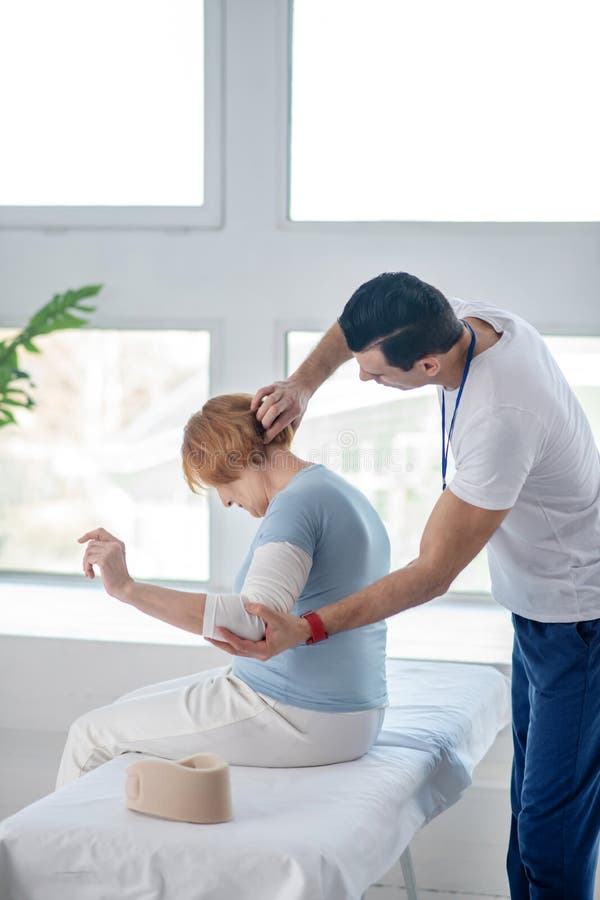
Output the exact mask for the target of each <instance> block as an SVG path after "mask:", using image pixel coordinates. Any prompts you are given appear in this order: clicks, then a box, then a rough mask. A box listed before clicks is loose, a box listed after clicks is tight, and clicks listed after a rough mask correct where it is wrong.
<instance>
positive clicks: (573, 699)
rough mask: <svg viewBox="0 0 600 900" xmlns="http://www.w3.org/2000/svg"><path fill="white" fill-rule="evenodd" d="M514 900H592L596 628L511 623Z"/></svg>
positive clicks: (598, 778)
mask: <svg viewBox="0 0 600 900" xmlns="http://www.w3.org/2000/svg"><path fill="white" fill-rule="evenodd" d="M513 625H514V629H515V638H514V648H513V667H512V704H513V743H514V760H513V770H512V782H511V806H512V821H511V833H510V843H509V849H508V858H507V870H508V880H509V883H510V895H511V898H512V900H592V898H593V894H594V877H595V871H596V863H597V857H598V837H599V834H600V619H594V620H593V621H586V622H572V623H562V622H559V623H556V622H552V623H542V622H533V621H531V620H530V619H524V618H522V617H521V616H517V615H513Z"/></svg>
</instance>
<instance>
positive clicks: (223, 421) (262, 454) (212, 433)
mask: <svg viewBox="0 0 600 900" xmlns="http://www.w3.org/2000/svg"><path fill="white" fill-rule="evenodd" d="M251 401H252V395H251V394H221V395H220V396H218V397H212V398H211V399H210V400H207V402H206V403H205V404H204V406H203V407H202V409H201V410H200V411H199V412H197V413H194V415H193V416H191V418H190V419H189V421H188V423H187V425H186V426H185V430H184V432H183V445H182V447H181V458H182V464H183V474H184V476H185V480H186V481H187V483H188V485H189V486H190V488H191V489H192V491H194V492H196V493H197V492H198V490H199V489H200V490H201V489H203V488H206V487H208V486H214V485H217V484H230V483H231V482H232V481H236V479H238V478H239V477H240V475H241V473H242V470H243V469H245V468H247V467H249V466H252V467H254V468H264V467H265V465H266V460H267V454H266V448H265V444H264V443H263V437H262V436H263V434H264V428H263V427H262V425H261V424H260V422H259V421H258V419H257V418H256V416H255V414H254V413H253V412H251V411H250V403H251ZM293 436H294V432H293V430H292V427H291V426H290V425H288V426H286V428H284V429H283V431H280V432H279V434H278V435H276V437H274V438H273V440H272V441H271V445H272V446H278V447H281V448H282V449H286V450H287V449H288V448H289V447H290V445H291V443H292V438H293Z"/></svg>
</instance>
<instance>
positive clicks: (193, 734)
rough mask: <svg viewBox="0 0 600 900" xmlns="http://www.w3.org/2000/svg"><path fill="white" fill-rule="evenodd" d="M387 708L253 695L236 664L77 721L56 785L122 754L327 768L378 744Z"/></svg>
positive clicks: (135, 694)
mask: <svg viewBox="0 0 600 900" xmlns="http://www.w3.org/2000/svg"><path fill="white" fill-rule="evenodd" d="M383 715H384V710H383V709H382V708H379V709H369V710H365V711H361V712H347V713H337V712H316V711H314V710H311V709H300V708H299V707H297V706H286V705H285V704H283V703H279V702H278V701H276V700H273V699H272V698H271V697H267V696H265V695H264V694H258V693H257V692H256V691H254V690H252V688H251V687H249V686H248V685H247V684H246V683H245V682H243V681H241V680H240V679H239V678H236V676H235V675H233V674H232V672H231V666H225V667H224V668H218V669H208V670H207V671H204V672H198V673H195V674H193V675H186V676H184V677H183V678H174V679H173V680H171V681H163V682H161V683H160V684H152V685H149V686H147V687H143V688H139V689H138V690H136V691H132V692H131V693H129V694H125V695H124V696H123V697H119V699H118V700H115V702H114V703H111V704H109V705H108V706H101V707H100V708H98V709H94V710H92V711H91V712H89V713H85V714H84V715H83V716H81V717H80V718H79V719H77V720H76V721H75V722H74V723H73V725H72V726H71V728H70V730H69V735H68V738H67V743H66V746H65V749H64V752H63V755H62V760H61V763H60V768H59V772H58V778H57V782H56V786H57V788H58V787H62V785H64V784H68V783H69V782H70V781H74V780H75V779H76V778H79V776H80V775H82V774H84V773H85V772H88V771H90V770H91V769H94V768H96V766H99V765H101V763H103V762H106V761H108V760H109V759H112V758H113V757H115V756H118V755H119V754H120V753H127V752H130V751H137V752H139V753H149V754H152V755H154V756H159V757H163V758H165V759H181V758H183V757H185V756H191V755H192V754H194V753H204V752H209V751H210V752H212V753H218V754H219V755H220V756H222V757H224V759H226V760H227V762H228V763H230V764H231V765H237V766H278V767H287V766H322V765H327V764H329V763H336V762H345V761H347V760H350V759H357V758H358V757H360V756H362V755H363V754H364V753H366V752H367V750H368V749H369V747H371V745H372V744H373V743H374V741H375V739H376V737H377V735H378V733H379V730H380V728H381V724H382V722H383Z"/></svg>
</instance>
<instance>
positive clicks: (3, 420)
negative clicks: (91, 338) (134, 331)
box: [0, 284, 102, 428]
mask: <svg viewBox="0 0 600 900" xmlns="http://www.w3.org/2000/svg"><path fill="white" fill-rule="evenodd" d="M101 289H102V285H101V284H89V285H86V286H85V287H82V288H79V290H77V291H66V292H65V293H64V294H55V295H54V297H53V298H52V300H50V302H49V303H47V304H46V305H45V306H43V307H42V308H41V309H40V310H39V311H38V312H36V313H35V315H34V316H32V318H31V319H30V320H29V322H28V323H27V325H26V326H25V328H24V329H23V330H22V331H21V332H19V334H17V335H16V336H15V337H14V338H11V339H8V340H5V341H0V428H2V427H3V426H5V425H12V424H15V423H16V421H17V420H16V417H15V414H14V410H15V407H21V408H23V409H31V408H32V407H34V406H35V400H34V399H33V397H32V395H31V393H30V391H31V388H33V387H35V385H34V384H33V382H32V380H31V376H30V375H29V373H28V372H26V371H24V370H23V369H22V368H21V367H20V365H19V350H21V349H23V350H27V351H28V352H29V353H40V349H39V347H37V346H36V345H35V344H34V343H33V340H34V338H36V337H39V336H40V335H42V334H50V333H51V332H53V331H63V330H65V329H67V328H83V327H84V326H85V325H87V324H88V320H87V318H85V317H84V316H82V315H81V313H91V312H95V310H96V307H95V306H90V305H89V303H86V302H85V301H86V300H87V298H88V297H95V296H96V294H98V293H99V292H100V291H101Z"/></svg>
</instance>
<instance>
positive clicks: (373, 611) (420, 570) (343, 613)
mask: <svg viewBox="0 0 600 900" xmlns="http://www.w3.org/2000/svg"><path fill="white" fill-rule="evenodd" d="M447 588H448V585H447V584H446V583H442V582H440V581H439V580H438V579H437V578H436V577H435V576H434V574H433V573H432V571H431V570H430V569H429V567H427V566H425V565H423V563H422V562H420V561H419V560H415V561H414V562H412V563H409V564H408V565H407V566H405V567H404V568H403V569H398V570H397V571H396V572H390V574H389V575H386V576H385V577H384V578H380V579H379V581H375V582H373V584H370V585H368V587H366V588H363V590H362V591H357V592H356V593H355V594H350V595H349V596H348V597H344V599H343V600H338V601H337V602H336V603H330V604H329V605H328V606H323V607H322V608H321V609H320V610H319V615H320V617H321V619H322V620H323V625H324V626H325V631H326V632H327V633H328V634H336V632H338V631H347V630H349V629H351V628H360V627H361V626H362V625H370V624H371V623H372V622H379V621H380V620H381V619H386V618H387V617H388V616H393V615H394V614H395V613H399V612H403V611H404V610H405V609H411V608H412V607H413V606H420V605H421V604H422V603H427V602H428V601H429V600H433V599H434V597H439V596H440V595H441V594H443V593H445V591H446V590H447Z"/></svg>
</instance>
